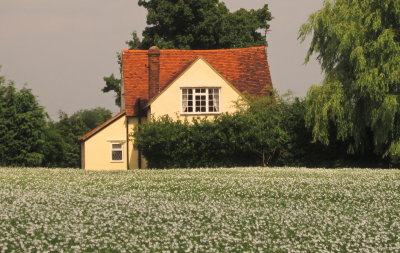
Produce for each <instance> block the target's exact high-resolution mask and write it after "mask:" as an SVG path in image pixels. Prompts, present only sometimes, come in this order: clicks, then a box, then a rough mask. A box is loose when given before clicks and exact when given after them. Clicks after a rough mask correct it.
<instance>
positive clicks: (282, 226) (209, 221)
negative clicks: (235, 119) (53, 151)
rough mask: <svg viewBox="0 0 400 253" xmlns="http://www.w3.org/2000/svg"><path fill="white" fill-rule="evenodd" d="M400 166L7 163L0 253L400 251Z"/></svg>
mask: <svg viewBox="0 0 400 253" xmlns="http://www.w3.org/2000/svg"><path fill="white" fill-rule="evenodd" d="M399 238H400V171H399V170H350V169H342V170H322V169H313V170H310V169H296V168H273V169H269V168H236V169H196V170H165V171H155V170H144V171H128V172H85V171H81V170H70V169H27V168H0V252H82V251H84V252H154V251H156V252H162V251H167V252H171V251H172V252H173V251H177V252H255V251H256V252H399V251H400V240H399Z"/></svg>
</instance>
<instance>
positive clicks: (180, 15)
mask: <svg viewBox="0 0 400 253" xmlns="http://www.w3.org/2000/svg"><path fill="white" fill-rule="evenodd" d="M138 3H139V6H143V7H144V8H146V9H147V11H148V14H147V24H148V26H147V27H146V28H145V30H144V31H143V41H142V42H141V43H140V46H139V48H141V49H148V48H149V47H151V46H153V45H157V46H158V47H160V48H178V49H219V48H239V47H249V46H260V45H265V44H266V31H267V30H268V28H269V24H268V22H269V21H270V20H271V19H272V16H271V13H270V12H269V10H268V5H265V6H264V7H263V8H261V9H259V10H249V11H248V10H245V9H240V10H238V11H236V12H233V13H231V12H230V11H229V10H228V8H227V7H226V6H225V4H224V3H223V2H219V0H148V1H145V0H139V2H138ZM134 41H135V38H133V40H132V42H134ZM136 41H137V40H136ZM130 45H134V46H137V44H136V45H135V43H130Z"/></svg>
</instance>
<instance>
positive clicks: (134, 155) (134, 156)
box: [128, 117, 147, 169]
mask: <svg viewBox="0 0 400 253" xmlns="http://www.w3.org/2000/svg"><path fill="white" fill-rule="evenodd" d="M146 121H147V119H146V118H141V123H145V122H146ZM137 125H139V118H136V117H135V118H133V117H129V118H128V131H129V135H130V134H132V133H133V131H134V129H135V127H136V126H137ZM134 144H135V143H134V140H133V139H132V138H131V137H129V169H138V168H139V159H138V158H139V151H138V150H137V149H136V148H135V147H134ZM140 168H141V169H145V168H147V161H146V159H145V158H144V157H143V156H141V166H140Z"/></svg>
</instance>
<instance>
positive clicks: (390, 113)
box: [300, 0, 400, 159]
mask: <svg viewBox="0 0 400 253" xmlns="http://www.w3.org/2000/svg"><path fill="white" fill-rule="evenodd" d="M307 36H311V37H312V41H311V46H310V48H309V51H308V55H307V58H306V60H308V59H309V57H310V56H311V55H313V54H316V55H317V58H318V60H319V61H320V63H321V66H322V69H323V71H324V72H325V80H324V82H323V85H322V86H313V87H311V88H310V90H309V92H308V96H307V123H308V125H309V126H310V127H312V130H313V135H314V139H315V140H318V141H322V142H324V143H328V140H329V126H330V122H333V124H334V125H335V126H336V128H337V133H336V135H337V138H339V139H342V140H350V141H351V146H350V149H349V150H350V151H362V150H364V149H365V148H368V146H369V145H368V143H369V142H370V141H369V140H368V138H372V143H373V148H374V150H375V152H376V153H378V154H382V155H389V156H391V157H392V158H393V159H396V157H397V158H398V157H400V129H399V128H400V106H399V94H400V93H399V91H400V1H398V0H336V1H329V0H328V1H325V3H324V7H323V9H321V10H319V11H317V12H315V13H314V14H312V15H311V16H310V18H309V20H308V23H306V24H304V25H303V26H302V27H301V29H300V38H301V39H302V40H303V41H304V39H305V38H306V37H307Z"/></svg>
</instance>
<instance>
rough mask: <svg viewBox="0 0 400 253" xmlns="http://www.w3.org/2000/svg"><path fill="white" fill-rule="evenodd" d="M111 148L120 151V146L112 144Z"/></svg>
mask: <svg viewBox="0 0 400 253" xmlns="http://www.w3.org/2000/svg"><path fill="white" fill-rule="evenodd" d="M112 148H113V149H121V148H122V144H120V143H119V144H112Z"/></svg>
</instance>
